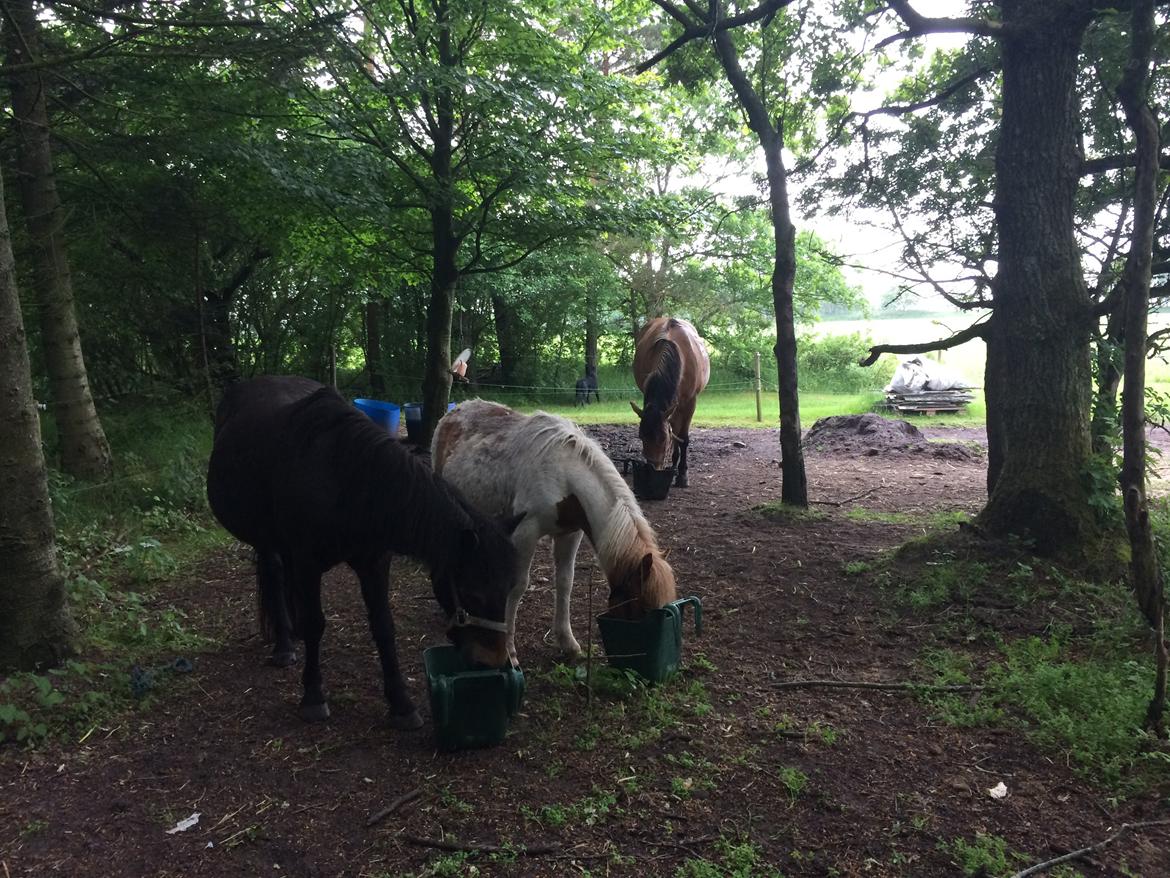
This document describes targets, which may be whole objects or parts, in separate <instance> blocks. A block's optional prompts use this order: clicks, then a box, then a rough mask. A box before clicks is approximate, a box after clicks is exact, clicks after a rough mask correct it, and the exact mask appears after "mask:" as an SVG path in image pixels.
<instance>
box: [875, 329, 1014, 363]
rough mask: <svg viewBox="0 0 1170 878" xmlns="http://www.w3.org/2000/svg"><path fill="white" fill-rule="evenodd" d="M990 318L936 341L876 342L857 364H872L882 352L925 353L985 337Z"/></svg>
mask: <svg viewBox="0 0 1170 878" xmlns="http://www.w3.org/2000/svg"><path fill="white" fill-rule="evenodd" d="M990 319H991V318H988V319H987V320H981V321H980V322H979V323H973V324H971V325H970V326H968V327H967V328H966V329H964V330H962V331H960V332H956V333H955V334H954V335H952V336H951V337H950V338H943V339H939V340H938V341H927V342H921V343H919V344H877V345H874V346H873V347H871V348H870V349H869V355H868V356H866V357H865V358H863V359H861V360H858V362H857V365H859V366H872V365H873V364H874V363H876V362H877V359H878V357H880V356H881V355H882V354H925V353H926V352H927V351H946V350H950V349H951V348H955V347H958V346H959V345H961V344H966V343H967V342H969V341H972V340H973V339H976V338H986V336H987V328H988V324H989V322H990Z"/></svg>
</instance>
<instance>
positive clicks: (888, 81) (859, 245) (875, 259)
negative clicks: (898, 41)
mask: <svg viewBox="0 0 1170 878" xmlns="http://www.w3.org/2000/svg"><path fill="white" fill-rule="evenodd" d="M915 8H916V9H918V11H920V12H923V13H924V14H927V15H931V16H935V17H957V16H962V15H964V14H965V13H966V4H965V3H964V2H962V0H930V2H925V0H919V2H918V3H916V4H915ZM967 39H968V37H967V36H966V35H965V34H928V35H926V36H923V37H919V38H917V40H918V43H919V44H920V45H921V46H923V48H924V49H925V50H926V52H925V58H929V57H930V55H931V54H933V53H934V52H936V51H940V50H950V49H955V48H958V47H960V46H962V45H963V44H964V43H965V42H966V41H967ZM925 58H924V60H925ZM901 77H902V74H901V73H900V72H897V71H894V70H890V71H886V72H879V73H877V74H876V75H875V77H874V79H873V91H872V93H871V94H870V95H867V96H861V97H860V98H859V99H858V106H857V107H856V109H858V110H862V111H863V110H866V109H872V107H874V106H878V105H880V103H881V99H882V97H883V96H884V95H885V94H886V93H888V92H889V91H892V90H893V88H894V87H895V86H897V84H898V82H899V81H900V79H901ZM867 98H868V99H869V101H870V103H866V102H865V101H866V100H867ZM786 163H787V164H788V166H789V167H792V165H793V161H792V157H791V156H789V155H786ZM746 171H747V172H746V173H743V174H740V175H728V176H727V177H726V182H725V183H724V187H725V188H724V189H723V191H725V192H726V193H727V194H728V195H747V194H751V193H754V192H756V191H757V190H756V189H755V187H754V185H753V176H754V177H757V178H762V177H763V175H764V172H765V168H764V159H763V154H762V153H761V152H760V150H758V149H757V150H756V151H755V153H754V156H753V164H752V166H751V167H750V168H748V169H746ZM789 185H790V193H789V194H790V199H791V203H792V204H793V205H794V206H795V205H796V203H797V197H798V195H799V192H800V189H799V183H797V182H795V181H790V184H789ZM888 220H889V218H888V216H886V215H885V214H881V213H878V212H875V211H863V210H858V211H853V212H852V213H851V214H849V215H841V216H835V217H833V216H827V215H820V216H815V217H808V218H805V217H801V216H799V215H798V214H795V213H794V216H793V222H794V223H795V225H796V227H797V230H798V231H799V230H800V229H811V230H812V231H814V232H816V234H817V235H818V236H819V237H820V238H821V239H822V240H823V241H825V242H826V243H827V244H828V245H829V247H830V248H831V249H832V250H833V251H834V252H835V253H837V254H838V255H840V256H842V257H843V258H844V259H845V261H846V262H849V263H857V264H860V265H865V266H868V267H869V269H870V270H863V269H859V268H852V267H845V268H844V269H843V271H844V273H845V276H846V278H847V279H848V280H849V282H850V283H852V284H855V285H857V286H860V287H861V289H862V291H863V292H864V293H865V295H866V298H867V299H869V301H870V302H871V303H872V304H873V305H874V306H875V307H876V306H877V305H879V304H880V302H881V301H882V300H883V299H884V298H885V297H886V296H887V295H888V294H889V293H891V292H893V291H894V290H896V289H897V288H898V285H899V281H898V280H897V279H896V278H894V277H891V276H890V275H889V274H888V272H893V273H902V272H903V271H904V269H903V268H902V266H901V263H900V261H899V260H900V256H901V252H902V238H901V236H900V235H898V234H897V233H896V232H893V231H891V230H889V229H887V228H885V226H886V225H888V224H889V223H888ZM903 221H904V222H906V224H907V226H909V227H911V228H912V227H913V218H905V217H904V218H903ZM922 307H924V308H931V309H936V308H937V310H951V307H950V306H949V305H948V304H947V303H946V302H945V301H943V300H942V299H941V298H940V297H938V296H936V295H933V294H931V295H929V296H927V295H925V293H924V297H923V305H922Z"/></svg>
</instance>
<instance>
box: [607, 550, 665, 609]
mask: <svg viewBox="0 0 1170 878" xmlns="http://www.w3.org/2000/svg"><path fill="white" fill-rule="evenodd" d="M676 597H678V594H677V591H676V589H675V584H674V571H673V570H671V569H670V565H669V564H667V563H666V559H665V558H663V557H662V556H661V555H660V554H658V552H657V551H654V552H647V553H646V554H644V555H643V556H642V559H641V561H639V562H638V563H637V564H634V565H633V566H632V567H629V568H627V569H626V570H624V571H622V572H621V573H620V574H618V575H617V576H616V577H614V578H613V579H611V580H610V583H609V610H608V614H609V615H610V616H615V617H617V618H618V619H630V620H636V619H641V618H642V617H643V616H645V615H646V613H648V612H649V611H650V610H657V609H658V608H659V607H664V606H666V605H667V604H669V603H670V602H671V601H673V600H674V599H675V598H676Z"/></svg>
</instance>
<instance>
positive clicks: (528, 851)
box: [398, 832, 561, 857]
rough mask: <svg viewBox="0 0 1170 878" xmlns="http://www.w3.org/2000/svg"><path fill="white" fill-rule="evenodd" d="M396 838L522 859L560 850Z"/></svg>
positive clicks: (443, 848) (404, 835) (554, 846)
mask: <svg viewBox="0 0 1170 878" xmlns="http://www.w3.org/2000/svg"><path fill="white" fill-rule="evenodd" d="M398 837H399V838H401V839H402V840H403V841H408V842H410V843H411V844H414V845H418V846H419V847H424V848H437V849H438V850H441V851H463V852H466V853H471V854H499V853H513V854H519V855H520V856H524V857H540V856H544V855H545V854H555V853H556V852H557V851H559V850H560V849H561V846H560V845H559V844H548V845H537V846H536V847H529V846H527V845H519V846H517V847H503V846H501V845H496V844H477V843H475V842H461V841H447V840H446V839H442V838H423V837H422V836H419V835H409V834H407V833H405V832H400V833H399V834H398Z"/></svg>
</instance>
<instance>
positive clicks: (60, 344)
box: [4, 0, 110, 479]
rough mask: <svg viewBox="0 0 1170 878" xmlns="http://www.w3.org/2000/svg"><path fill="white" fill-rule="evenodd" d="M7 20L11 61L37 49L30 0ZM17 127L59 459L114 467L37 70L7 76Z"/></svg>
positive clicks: (82, 469) (79, 466)
mask: <svg viewBox="0 0 1170 878" xmlns="http://www.w3.org/2000/svg"><path fill="white" fill-rule="evenodd" d="M5 5H6V7H7V9H8V16H7V20H6V21H5V28H4V30H5V35H6V43H7V49H8V62H9V64H13V65H17V64H28V63H31V62H33V61H35V60H37V59H38V58H39V57H40V33H39V25H38V24H37V19H36V13H35V10H34V8H33V4H32V2H31V0H10V2H8V3H7V4H5ZM9 84H10V87H11V90H12V110H13V114H14V116H15V121H16V129H17V134H18V142H17V169H18V173H19V182H20V185H19V189H20V199H21V205H22V207H23V209H24V216H25V222H26V223H27V225H28V231H29V239H30V241H31V245H32V256H33V273H32V277H33V289H34V291H35V293H36V298H37V304H38V306H39V307H38V309H37V310H38V315H39V317H40V330H41V346H42V348H43V349H44V357H45V370H46V372H47V373H48V376H49V385H50V388H51V391H52V397H53V415H54V418H55V420H56V423H57V432H58V435H59V439H60V446H61V467H62V469H64V470H65V471H66V472H68V473H70V474H71V475H74V476H78V477H81V478H87V479H93V478H102V477H105V476H107V475H109V472H110V446H109V443H108V442H107V441H106V434H105V432H104V431H103V430H102V425H101V421H100V420H99V419H98V414H97V409H96V408H95V407H94V403H93V394H92V393H91V392H90V387H89V378H88V375H87V373H86V370H85V359H84V357H83V356H82V352H81V336H80V335H79V333H78V328H77V314H76V311H75V309H74V305H73V281H72V279H71V277H70V274H69V262H68V259H67V257H66V254H65V244H64V241H63V240H62V234H61V231H62V226H63V225H64V216H63V213H62V210H61V200H60V198H59V197H58V195H57V184H56V179H55V177H54V175H53V156H52V151H51V148H50V145H49V114H48V110H47V109H46V103H45V89H44V82H43V81H42V79H41V75H40V72H39V71H36V70H31V71H24V72H19V73H14V74H12V75H11V76H10V78H9Z"/></svg>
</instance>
